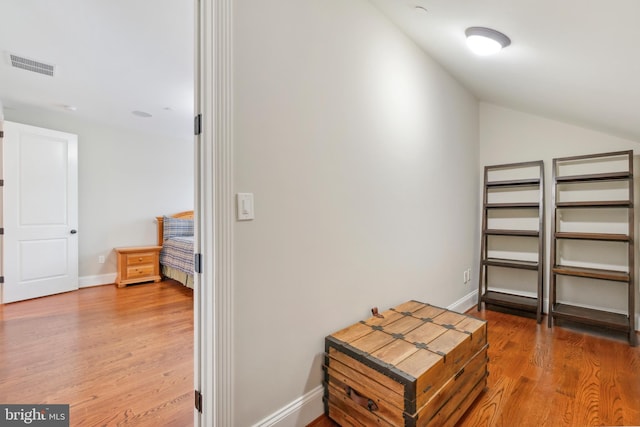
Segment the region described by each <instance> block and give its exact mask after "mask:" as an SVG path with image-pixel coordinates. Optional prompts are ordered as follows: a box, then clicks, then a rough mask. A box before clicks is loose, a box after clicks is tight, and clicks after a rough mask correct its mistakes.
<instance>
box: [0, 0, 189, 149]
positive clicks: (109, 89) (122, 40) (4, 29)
mask: <svg viewBox="0 0 640 427" xmlns="http://www.w3.org/2000/svg"><path fill="white" fill-rule="evenodd" d="M0 17H1V18H2V23H1V24H0V100H1V101H2V103H3V104H4V108H5V114H7V115H8V114H9V110H10V109H33V108H42V109H47V110H55V111H60V112H63V113H64V114H69V115H73V116H77V117H78V118H80V119H82V120H88V121H95V122H100V123H103V124H106V125H109V126H118V127H123V128H128V129H136V130H139V131H143V132H152V133H156V134H165V135H170V136H173V137H180V138H190V137H192V135H193V68H194V67H193V52H194V41H193V40H194V33H193V31H194V30H193V29H194V18H193V0H170V1H167V0H163V1H156V0H100V1H97V0H28V1H24V0H1V1H0ZM8 53H15V54H18V55H21V56H24V57H27V58H30V59H35V60H38V61H41V62H45V63H50V64H53V65H55V66H56V72H55V76H54V77H48V76H43V75H40V74H36V73H33V72H30V71H24V70H21V69H17V68H13V67H11V66H10V62H9V59H8ZM63 105H72V106H75V107H77V110H76V111H75V112H71V111H67V110H65V109H64V108H62V106H63ZM135 110H138V111H144V112H148V113H150V114H152V115H153V117H151V118H140V117H137V116H135V115H133V114H131V112H132V111H135Z"/></svg>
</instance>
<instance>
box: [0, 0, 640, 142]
mask: <svg viewBox="0 0 640 427" xmlns="http://www.w3.org/2000/svg"><path fill="white" fill-rule="evenodd" d="M370 1H371V2H372V3H373V4H375V5H376V6H377V7H379V8H380V10H382V11H383V13H385V14H386V15H387V16H389V18H390V19H391V20H392V21H394V22H395V23H396V24H397V25H399V26H400V27H401V28H402V30H403V31H404V32H405V33H406V34H408V35H409V36H410V37H411V38H413V39H414V40H415V41H416V42H417V43H418V44H419V45H420V46H421V47H422V48H423V49H424V50H425V51H426V52H427V53H428V54H429V55H430V56H431V57H433V58H434V59H435V60H436V61H438V62H439V63H440V64H442V66H443V67H444V68H445V69H447V70H448V71H449V72H450V73H451V74H452V75H454V76H455V77H456V78H457V79H458V80H459V81H460V82H461V83H462V84H463V85H465V86H466V87H467V88H468V89H469V90H471V91H472V92H473V93H474V94H475V95H476V97H477V98H478V99H479V100H481V101H487V102H491V103H496V104H499V105H504V106H507V107H511V108H515V109H519V110H523V111H528V112H532V113H535V114H539V115H542V116H546V117H551V118H555V119H559V120H564V121H568V122H573V123H576V124H578V125H582V126H587V127H591V128H594V129H599V130H603V131H605V132H608V133H611V134H615V135H619V136H622V137H626V138H630V139H634V140H638V141H640V117H639V116H640V83H639V78H640V24H639V21H638V19H639V17H640V0H615V1H614V2H612V1H604V0H562V1H558V0H517V1H513V0H370ZM417 5H419V6H422V7H424V8H425V9H427V12H425V11H424V10H420V9H416V6H417ZM0 17H2V24H1V25H0V100H1V101H2V102H3V103H4V106H5V110H6V109H10V108H13V109H23V108H33V107H37V108H44V109H50V110H57V111H61V112H64V114H72V115H75V116H77V117H79V118H81V119H85V120H90V121H99V122H102V123H104V124H107V125H114V126H119V127H127V128H135V129H139V130H141V131H148V132H156V133H164V134H168V135H172V136H177V137H185V138H186V137H190V136H191V135H192V134H193V51H194V49H193V45H194V44H193V1H192V0H171V1H155V0H108V1H106V0H105V1H96V0H55V1H53V0H29V1H24V0H2V1H0ZM470 26H488V27H491V28H494V29H496V30H499V31H502V32H504V33H505V34H507V35H508V36H509V37H510V38H511V40H512V44H511V46H509V47H508V48H507V49H505V50H503V51H502V52H500V53H499V54H498V55H496V56H492V57H476V56H474V55H473V54H472V53H471V52H469V51H468V50H467V48H466V46H465V43H464V30H465V29H466V28H467V27H470ZM9 52H11V53H16V54H19V55H22V56H25V57H28V58H31V59H36V60H39V61H43V62H48V63H52V64H54V65H56V75H55V77H46V76H42V75H39V74H35V73H32V72H28V71H23V70H19V69H14V68H12V67H10V66H9V61H8V59H7V56H8V55H7V54H8V53H9ZM62 105H73V106H76V107H77V111H75V112H69V111H66V110H64V108H62V107H61V106H62ZM134 110H139V111H145V112H148V113H151V114H153V117H151V118H146V119H145V118H140V117H136V116H134V115H132V114H131V112H132V111H134Z"/></svg>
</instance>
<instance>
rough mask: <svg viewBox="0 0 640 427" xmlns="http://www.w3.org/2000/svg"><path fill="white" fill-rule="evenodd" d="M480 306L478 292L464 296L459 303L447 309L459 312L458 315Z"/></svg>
mask: <svg viewBox="0 0 640 427" xmlns="http://www.w3.org/2000/svg"><path fill="white" fill-rule="evenodd" d="M477 304H478V290H477V289H476V290H475V291H473V292H471V293H469V294H467V295H465V296H463V297H462V298H460V299H459V300H458V301H456V302H454V303H453V304H451V305H449V306H448V307H447V309H448V310H451V311H457V312H458V313H464V312H465V311H467V310H469V309H470V308H472V307H473V306H475V305H477Z"/></svg>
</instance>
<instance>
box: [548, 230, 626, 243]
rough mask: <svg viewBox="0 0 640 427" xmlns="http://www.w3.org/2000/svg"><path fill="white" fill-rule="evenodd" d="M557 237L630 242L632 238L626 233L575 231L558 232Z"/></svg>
mask: <svg viewBox="0 0 640 427" xmlns="http://www.w3.org/2000/svg"><path fill="white" fill-rule="evenodd" d="M556 239H577V240H604V241H608V242H628V241H629V240H630V238H629V236H627V235H626V234H610V233H575V232H557V233H556Z"/></svg>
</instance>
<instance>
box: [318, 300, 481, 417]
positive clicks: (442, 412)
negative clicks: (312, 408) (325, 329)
mask: <svg viewBox="0 0 640 427" xmlns="http://www.w3.org/2000/svg"><path fill="white" fill-rule="evenodd" d="M381 314H382V316H384V317H375V316H374V317H371V318H369V319H367V320H364V321H361V322H359V323H356V324H354V325H352V326H349V327H348V328H345V329H342V330H341V331H338V332H336V333H334V334H332V335H330V336H328V337H326V339H325V351H326V355H325V396H324V404H325V413H326V414H327V415H328V416H329V417H330V418H331V419H333V420H334V421H336V422H337V423H338V424H340V425H342V426H367V427H368V426H374V425H375V426H407V427H413V426H420V427H423V426H438V427H440V426H453V425H454V424H455V423H456V422H457V421H458V419H459V418H460V417H461V416H462V414H464V412H465V411H466V410H467V408H469V406H470V405H471V404H472V403H473V401H474V400H475V399H476V397H477V396H478V395H479V394H480V392H482V391H483V390H484V389H485V388H486V384H487V379H486V378H487V375H488V372H487V361H488V358H487V347H488V344H487V324H486V322H485V321H484V320H480V319H477V318H475V317H471V316H467V315H464V314H460V313H455V312H453V311H449V310H445V309H443V308H438V307H434V306H432V305H428V304H424V303H421V302H417V301H409V302H406V303H404V304H401V305H399V306H397V307H395V308H392V309H390V310H388V311H385V312H383V313H381Z"/></svg>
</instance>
